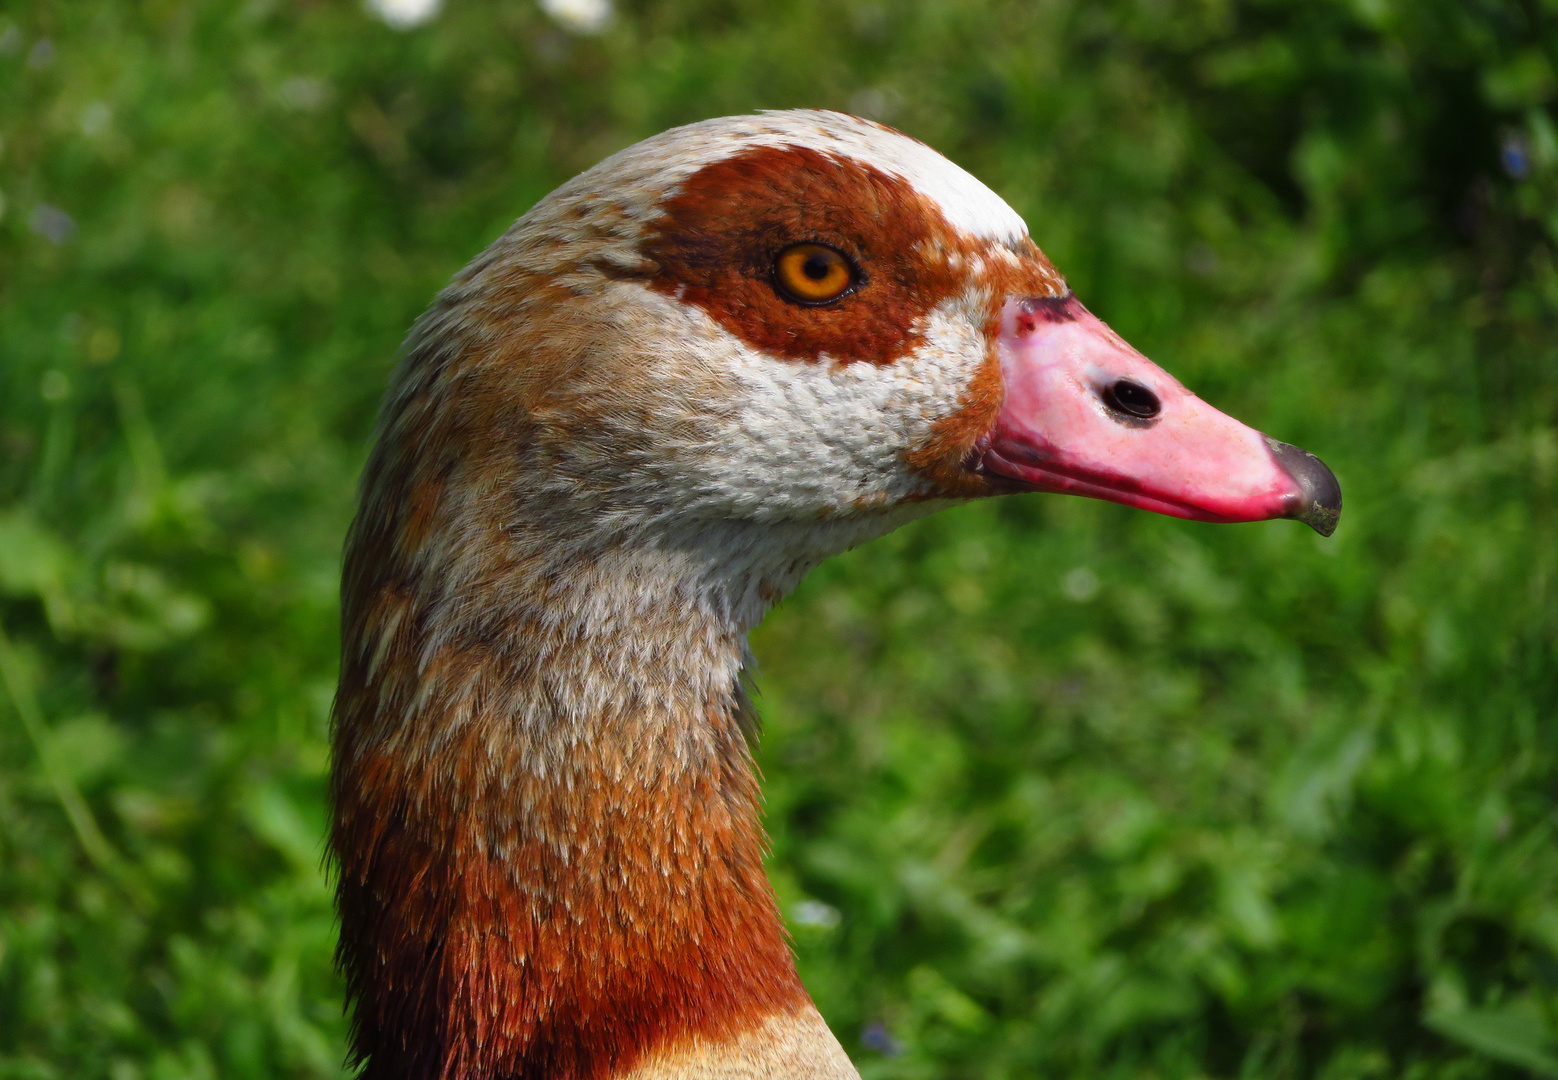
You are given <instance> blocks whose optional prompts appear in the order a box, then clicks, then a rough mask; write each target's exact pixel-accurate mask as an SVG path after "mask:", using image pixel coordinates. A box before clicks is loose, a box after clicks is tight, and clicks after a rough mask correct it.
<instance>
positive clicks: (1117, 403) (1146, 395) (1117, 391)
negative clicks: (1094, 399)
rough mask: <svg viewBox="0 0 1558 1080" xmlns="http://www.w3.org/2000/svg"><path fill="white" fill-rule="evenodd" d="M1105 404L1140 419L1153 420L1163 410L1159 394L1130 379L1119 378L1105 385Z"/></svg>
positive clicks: (1116, 410)
mask: <svg viewBox="0 0 1558 1080" xmlns="http://www.w3.org/2000/svg"><path fill="white" fill-rule="evenodd" d="M1104 404H1105V405H1107V406H1109V407H1110V408H1111V409H1113V410H1114V411H1115V412H1120V413H1124V414H1125V415H1126V416H1134V417H1136V418H1137V419H1138V420H1151V419H1152V418H1153V417H1154V416H1157V415H1158V413H1160V412H1162V411H1163V403H1162V402H1160V401H1159V400H1158V395H1157V394H1154V393H1153V392H1152V391H1151V390H1148V389H1147V388H1146V387H1145V386H1143V385H1142V384H1141V383H1136V382H1131V380H1129V379H1119V380H1117V381H1116V382H1113V383H1110V384H1109V385H1108V386H1106V387H1104Z"/></svg>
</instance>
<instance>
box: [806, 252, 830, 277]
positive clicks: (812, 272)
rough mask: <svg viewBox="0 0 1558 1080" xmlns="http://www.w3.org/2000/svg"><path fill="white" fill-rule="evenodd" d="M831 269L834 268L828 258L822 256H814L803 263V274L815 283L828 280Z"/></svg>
mask: <svg viewBox="0 0 1558 1080" xmlns="http://www.w3.org/2000/svg"><path fill="white" fill-rule="evenodd" d="M831 269H832V266H831V265H830V264H829V263H828V260H827V258H826V257H825V256H822V255H812V256H810V257H808V258H807V260H806V261H805V262H803V263H801V273H803V274H805V275H806V276H807V277H809V278H811V279H812V280H813V281H822V280H824V279H826V278H827V276H828V271H829V270H831Z"/></svg>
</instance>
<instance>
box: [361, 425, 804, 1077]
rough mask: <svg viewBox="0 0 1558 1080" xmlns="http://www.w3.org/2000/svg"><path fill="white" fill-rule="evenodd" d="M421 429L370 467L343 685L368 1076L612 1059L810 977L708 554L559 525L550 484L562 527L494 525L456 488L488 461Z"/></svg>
mask: <svg viewBox="0 0 1558 1080" xmlns="http://www.w3.org/2000/svg"><path fill="white" fill-rule="evenodd" d="M405 449H407V448H406V447H405V446H398V445H397V438H396V435H395V431H394V429H393V427H392V428H391V430H390V431H389V432H387V433H386V435H385V436H384V438H383V439H382V440H381V443H380V446H379V448H378V450H377V451H376V453H375V456H374V460H373V461H372V462H371V463H370V465H369V470H368V474H367V476H366V479H365V484H364V492H365V495H364V508H363V512H362V513H361V515H360V516H359V519H358V521H357V523H356V525H355V526H354V530H353V535H352V538H351V540H350V542H349V544H348V553H347V566H346V574H345V585H344V610H343V667H342V677H341V689H340V693H339V696H338V699H337V704H336V729H335V770H334V776H333V794H334V799H335V820H334V825H333V829H332V835H331V846H332V850H333V853H334V857H335V860H336V863H337V865H338V868H339V883H338V903H339V906H340V912H341V923H342V926H341V942H340V950H339V959H340V963H341V966H342V968H343V970H344V972H345V975H346V978H347V983H348V993H349V995H350V997H351V999H352V1001H353V1003H354V1004H353V1021H354V1030H353V1047H354V1051H355V1053H356V1055H357V1057H358V1058H359V1059H360V1060H361V1061H363V1062H364V1063H365V1069H364V1073H363V1075H364V1076H366V1077H370V1078H373V1080H389V1078H406V1080H410V1078H413V1077H414V1078H417V1080H425V1078H434V1077H437V1078H451V1080H453V1078H460V1080H466V1078H470V1080H477V1078H481V1080H485V1078H497V1077H503V1078H536V1080H539V1078H543V1077H544V1078H546V1080H605V1078H609V1077H613V1076H618V1075H621V1074H623V1073H625V1072H627V1071H629V1070H630V1069H631V1068H632V1067H633V1065H634V1063H635V1062H636V1061H638V1060H640V1059H642V1058H643V1057H644V1056H645V1055H646V1054H650V1053H653V1052H655V1051H657V1050H662V1049H663V1048H664V1047H666V1046H667V1045H669V1044H672V1043H675V1042H677V1041H678V1040H685V1039H688V1038H692V1037H698V1036H702V1037H704V1038H705V1039H712V1040H715V1041H718V1040H721V1039H724V1038H728V1037H733V1036H736V1035H738V1034H740V1033H741V1032H742V1031H743V1030H747V1029H750V1028H753V1027H756V1026H758V1025H760V1024H761V1023H762V1022H763V1021H764V1019H765V1018H766V1017H769V1016H772V1015H774V1014H776V1013H780V1012H784V1011H786V1010H793V1009H795V1008H796V1007H798V1006H800V1005H801V1004H803V1003H805V1002H806V1000H807V999H806V996H805V992H804V990H803V989H802V988H801V986H800V983H799V981H798V979H797V977H796V974H795V969H794V964H793V961H792V958H791V956H790V953H789V949H788V946H787V942H786V939H785V934H784V930H783V926H782V924H781V921H780V919H779V918H778V915H777V912H776V909H775V905H774V900H773V895H772V891H771V889H770V887H769V885H768V882H767V880H766V877H765V875H764V872H763V866H762V855H763V847H764V838H763V835H762V831H761V829H760V827H759V824H758V819H757V813H758V794H757V787H756V782H755V778H754V776H753V771H752V762H751V759H750V754H749V750H748V746H747V736H746V732H744V731H743V708H744V705H743V702H744V698H743V696H742V694H741V691H740V687H739V670H740V666H741V662H742V658H743V655H744V633H745V630H746V626H745V625H741V624H740V623H738V622H735V621H732V619H731V618H730V613H729V607H730V605H729V604H728V603H726V602H724V601H722V600H720V598H719V593H720V590H718V589H713V590H712V591H711V589H710V588H709V587H707V583H706V582H698V581H696V580H693V581H691V582H689V580H688V575H689V569H688V565H687V559H686V556H685V554H683V555H680V556H677V555H675V554H672V553H663V552H657V551H656V550H654V549H652V548H647V549H642V550H639V549H633V548H623V547H615V548H612V547H603V548H599V549H594V550H591V549H587V548H582V547H576V546H570V545H567V544H559V543H558V542H557V541H556V538H555V535H554V536H553V537H552V538H551V539H548V537H547V534H546V530H545V529H542V528H540V527H539V525H540V524H544V522H545V520H546V517H545V515H546V513H547V511H546V510H545V509H543V508H540V507H535V506H532V507H528V508H527V507H526V506H524V505H523V500H522V499H520V500H519V505H518V506H517V508H516V510H515V513H516V515H517V520H518V521H521V522H523V521H527V520H528V521H530V522H531V524H532V525H533V526H537V527H535V528H532V529H528V530H527V529H526V528H521V527H519V526H517V525H514V524H513V523H510V524H508V525H507V526H505V528H504V529H502V530H499V531H501V532H502V534H503V536H502V539H501V540H500V539H497V538H496V533H492V534H481V533H480V532H477V533H476V534H475V535H472V532H471V530H469V529H466V528H464V527H461V526H459V524H458V522H459V513H458V512H457V507H455V506H454V501H455V500H454V496H453V492H454V491H455V490H456V489H462V490H463V489H466V488H468V487H469V486H471V484H472V483H473V481H472V480H471V478H468V477H462V476H461V474H460V471H461V470H462V469H467V468H480V462H474V463H473V462H472V461H471V460H470V459H469V458H462V459H461V464H458V465H455V466H451V467H450V471H448V472H447V474H445V475H441V476H433V477H429V476H428V475H426V474H424V473H423V472H422V471H421V469H420V466H418V465H415V464H413V463H414V462H418V461H422V460H425V455H420V454H418V455H409V456H408V455H406V454H404V453H403V452H402V451H404V450H405ZM552 512H554V513H555V512H556V508H555V507H553V508H552ZM564 516H565V517H566V513H565V514H564ZM429 522H431V524H429ZM449 533H458V534H459V535H460V536H461V537H462V540H463V543H462V544H461V545H458V546H457V545H452V544H448V543H444V542H442V541H441V540H440V537H441V536H444V535H446V534H449ZM531 533H533V534H534V535H533V536H532V535H530V534H531ZM408 536H412V537H416V538H418V539H419V542H418V543H416V544H415V545H412V544H410V543H408V541H407V537H408ZM527 536H529V539H526V537H527ZM695 561H696V560H695ZM657 576H658V577H659V578H660V580H656V578H657ZM696 576H697V575H695V574H694V575H692V577H693V578H694V579H696ZM711 597H712V598H713V599H712V600H711Z"/></svg>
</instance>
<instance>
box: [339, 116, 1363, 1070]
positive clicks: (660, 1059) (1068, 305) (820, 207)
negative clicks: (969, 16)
mask: <svg viewBox="0 0 1558 1080" xmlns="http://www.w3.org/2000/svg"><path fill="white" fill-rule="evenodd" d="M1018 491H1050V492H1071V493H1074V494H1079V495H1088V496H1092V497H1094V498H1100V499H1110V500H1113V501H1115V502H1120V503H1126V504H1128V505H1131V506H1138V507H1144V508H1146V509H1149V510H1155V511H1158V512H1159V513H1164V514H1172V515H1175V516H1178V517H1185V518H1197V519H1200V520H1204V521H1252V520H1257V519H1264V518H1272V517H1289V518H1297V519H1299V520H1301V521H1305V522H1307V523H1309V524H1310V525H1312V526H1313V527H1314V528H1316V529H1317V530H1319V531H1320V532H1321V533H1323V534H1329V533H1330V531H1331V530H1332V528H1334V525H1335V522H1336V518H1337V514H1338V512H1339V511H1340V507H1341V495H1340V490H1339V489H1338V487H1337V485H1336V481H1335V478H1334V477H1333V476H1332V475H1331V473H1330V472H1329V470H1327V469H1326V468H1325V466H1324V465H1322V464H1321V463H1320V462H1319V461H1318V459H1316V458H1314V457H1312V456H1310V455H1309V454H1307V453H1305V452H1304V451H1301V450H1298V449H1296V448H1294V447H1290V446H1287V445H1285V444H1283V443H1278V442H1275V441H1273V440H1271V439H1268V438H1267V437H1265V436H1263V435H1261V434H1259V433H1257V432H1255V431H1253V430H1251V429H1250V428H1247V427H1245V426H1244V425H1242V424H1240V423H1238V422H1237V421H1235V420H1232V419H1230V418H1228V417H1227V416H1224V415H1223V414H1221V413H1219V412H1217V411H1216V410H1214V409H1212V408H1211V407H1210V406H1208V405H1207V404H1205V403H1204V402H1202V401H1201V400H1199V399H1198V398H1196V397H1194V396H1193V395H1191V394H1190V393H1189V391H1187V390H1186V389H1185V388H1184V387H1183V386H1181V385H1180V384H1179V383H1178V382H1176V381H1175V380H1174V379H1173V378H1172V377H1170V376H1169V375H1168V374H1167V373H1165V372H1164V371H1163V370H1161V369H1160V368H1158V367H1156V366H1154V365H1153V364H1152V363H1150V362H1149V361H1148V360H1147V359H1146V358H1145V357H1143V356H1142V355H1141V354H1140V353H1138V352H1136V351H1135V350H1133V349H1132V348H1131V347H1130V346H1128V345H1127V344H1126V343H1125V342H1124V341H1122V340H1121V339H1120V338H1119V337H1117V336H1116V335H1115V334H1114V333H1112V332H1111V331H1110V330H1109V329H1108V327H1106V326H1105V325H1104V324H1103V323H1102V322H1100V321H1099V320H1098V319H1097V318H1096V317H1094V316H1093V315H1091V314H1090V313H1089V312H1088V311H1087V309H1085V308H1084V307H1082V305H1081V304H1080V303H1079V302H1078V301H1077V300H1076V298H1075V297H1074V296H1073V295H1072V294H1071V293H1070V292H1069V291H1068V290H1067V288H1066V285H1065V282H1064V281H1063V280H1062V278H1061V276H1060V275H1059V274H1058V273H1057V272H1056V271H1055V269H1054V267H1052V266H1051V265H1050V263H1049V262H1048V260H1046V259H1045V257H1044V255H1043V254H1041V253H1040V251H1039V249H1038V248H1037V247H1036V246H1035V245H1034V243H1033V241H1032V240H1030V239H1029V238H1028V233H1027V229H1026V227H1025V226H1024V224H1023V222H1022V219H1021V218H1019V217H1018V216H1017V214H1016V213H1014V212H1013V211H1012V210H1011V209H1010V208H1009V207H1008V206H1007V205H1006V204H1005V203H1004V202H1003V201H1002V200H1001V199H1000V198H998V197H997V196H996V195H995V194H994V193H992V192H991V191H990V190H989V189H988V188H986V187H984V186H983V185H982V184H980V183H979V181H977V180H975V179H974V178H973V177H972V176H970V175H969V174H968V173H966V172H964V171H963V170H962V169H960V168H958V167H957V166H956V165H953V164H952V163H951V162H949V161H948V160H946V159H945V158H943V157H942V156H940V155H939V154H937V153H936V152H935V151H933V150H931V149H929V148H928V147H926V146H925V145H923V144H922V143H919V142H916V141H915V140H913V139H910V138H908V137H906V136H904V135H901V134H899V133H898V132H896V131H893V130H891V129H888V128H885V127H882V126H880V125H878V124H874V123H869V122H867V121H864V120H859V119H855V118H853V117H850V116H845V115H841V114H838V113H830V112H785V113H766V114H762V115H758V116H746V117H732V118H727V119H720V120H710V121H706V122H703V123H698V124H693V125H690V126H688V127H682V128H677V129H675V130H673V131H668V132H665V133H664V134H661V135H658V136H656V137H655V138H652V139H649V140H647V141H645V142H642V143H639V144H638V145H636V146H633V147H630V148H628V149H627V150H624V151H622V152H621V153H619V154H616V155H615V156H613V157H611V158H608V159H607V160H606V161H604V162H602V163H601V164H599V165H597V166H595V167H594V168H592V169H590V170H589V171H587V172H585V173H583V174H582V175H580V176H578V177H576V178H575V179H574V180H572V181H570V182H569V183H567V184H564V185H563V186H562V187H560V188H558V189H557V190H556V191H554V192H553V193H552V194H551V195H549V196H547V197H546V198H545V199H543V200H541V202H540V203H538V204H537V205H536V206H535V207H534V208H533V209H532V210H531V211H530V212H529V213H528V214H526V215H525V216H524V217H522V218H520V219H519V221H518V222H517V223H516V224H515V225H514V226H513V227H512V228H510V229H509V230H508V232H506V233H505V234H504V235H503V236H502V237H500V238H499V239H498V240H497V242H496V243H494V244H493V245H492V246H491V247H489V248H488V249H487V250H486V251H485V252H484V253H482V254H481V255H480V256H479V257H478V258H477V259H476V260H475V261H474V262H472V263H471V264H470V265H469V266H468V267H466V268H465V270H464V271H462V272H461V273H460V274H459V275H458V276H457V277H456V278H455V280H454V281H453V283H452V284H451V285H450V286H449V287H448V288H447V289H445V290H444V292H443V293H442V294H441V295H440V296H439V297H438V299H437V300H436V301H435V302H434V304H433V306H432V308H431V310H429V311H428V312H427V313H426V314H425V315H424V316H423V317H422V318H421V320H420V321H418V322H417V324H416V326H415V327H414V328H413V329H412V331H411V333H410V335H409V338H408V341H407V345H406V348H405V352H404V359H403V360H402V362H401V364H400V366H399V369H398V370H397V372H396V373H395V376H394V379H393V382H392V385H391V389H390V391H389V394H388V397H387V398H386V401H385V405H384V409H383V414H382V418H381V422H380V427H379V433H378V437H377V443H376V446H375V448H374V450H373V453H372V456H371V459H370V460H369V463H368V466H367V470H366V473H365V474H364V477H363V482H362V494H361V504H360V508H359V510H358V514H357V518H356V521H355V523H354V525H353V526H352V531H351V535H350V538H349V540H348V544H347V551H346V566H345V574H344V583H343V609H344V610H343V642H342V672H341V683H340V691H339V694H338V697H337V699H336V713H335V715H336V720H335V733H334V774H333V796H334V825H333V829H332V833H331V845H332V850H333V853H334V859H335V861H336V863H337V868H338V871H339V885H338V903H339V908H340V917H341V940H340V951H339V960H340V964H341V967H342V969H343V971H344V973H345V977H346V983H347V990H348V993H349V995H350V998H351V1001H352V1005H353V1037H352V1038H353V1041H352V1045H353V1048H354V1051H355V1055H356V1057H357V1059H359V1060H360V1062H361V1063H362V1065H363V1067H364V1068H363V1073H362V1075H363V1076H365V1077H368V1078H371V1080H388V1078H408V1080H409V1078H416V1080H434V1078H442V1080H489V1078H499V1077H503V1078H525V1080H543V1078H545V1080H625V1078H629V1077H631V1078H633V1080H670V1078H673V1077H675V1078H691V1080H715V1078H737V1077H740V1078H751V1080H756V1078H770V1077H785V1078H797V1080H799V1078H813V1080H821V1078H838V1077H855V1076H856V1075H857V1074H856V1072H855V1070H854V1068H853V1067H852V1066H851V1065H850V1063H849V1061H848V1059H847V1058H846V1057H845V1055H844V1053H843V1051H842V1050H841V1048H840V1046H839V1043H838V1041H837V1040H836V1039H835V1038H834V1037H833V1035H832V1034H831V1033H830V1032H829V1030H828V1028H827V1026H826V1025H825V1024H824V1023H823V1021H822V1018H821V1017H820V1016H819V1015H818V1013H817V1011H816V1008H815V1007H814V1006H813V1005H812V1003H811V1001H810V999H809V998H808V996H807V994H806V991H805V990H804V989H803V988H802V986H801V983H800V981H799V979H798V978H797V976H796V971H795V965H794V962H793V960H792V958H791V954H790V951H789V948H788V945H787V940H786V936H785V930H784V926H783V924H782V922H781V919H780V916H779V913H778V911H777V910H776V907H775V902H774V897H773V893H772V891H771V889H770V887H769V885H768V882H767V879H766V878H765V876H764V871H763V852H764V837H763V832H762V829H761V826H760V825H759V821H758V790H757V785H756V781H755V779H754V776H753V772H752V761H751V754H750V749H749V743H748V741H749V739H750V738H751V737H752V735H753V726H752V721H751V719H750V717H751V707H750V705H749V704H748V703H747V701H746V699H745V697H744V695H743V691H742V681H741V676H742V669H743V668H744V667H745V666H746V665H747V663H748V661H749V654H748V651H747V645H746V637H747V632H748V631H749V630H751V629H752V627H753V626H755V625H756V624H757V623H758V621H759V620H760V619H761V618H762V617H763V614H764V612H765V611H767V610H768V608H769V607H770V606H772V605H773V604H774V602H775V601H777V600H778V599H779V598H780V597H782V596H783V595H785V593H786V592H788V591H789V590H790V589H791V588H793V587H794V585H795V584H796V582H797V581H798V580H799V579H800V578H801V576H802V575H804V574H805V573H806V572H807V571H808V570H809V569H811V568H812V567H813V566H815V565H817V563H818V562H820V561H821V560H822V559H825V558H827V557H828V556H829V555H831V554H834V553H836V552H839V551H843V550H844V549H846V548H849V547H852V546H854V545H856V544H860V543H863V542H864V541H866V540H870V539H872V538H873V537H877V536H881V535H882V534H884V533H886V532H888V531H889V530H891V529H893V528H895V527H896V526H898V525H899V524H901V523H903V522H905V521H908V520H910V519H912V518H915V517H918V516H920V515H923V514H926V513H928V512H930V511H932V510H934V509H936V508H938V507H941V506H946V505H948V503H950V502H953V501H956V500H962V499H968V498H972V497H976V496H983V495H994V494H1001V493H1006V492H1018Z"/></svg>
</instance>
